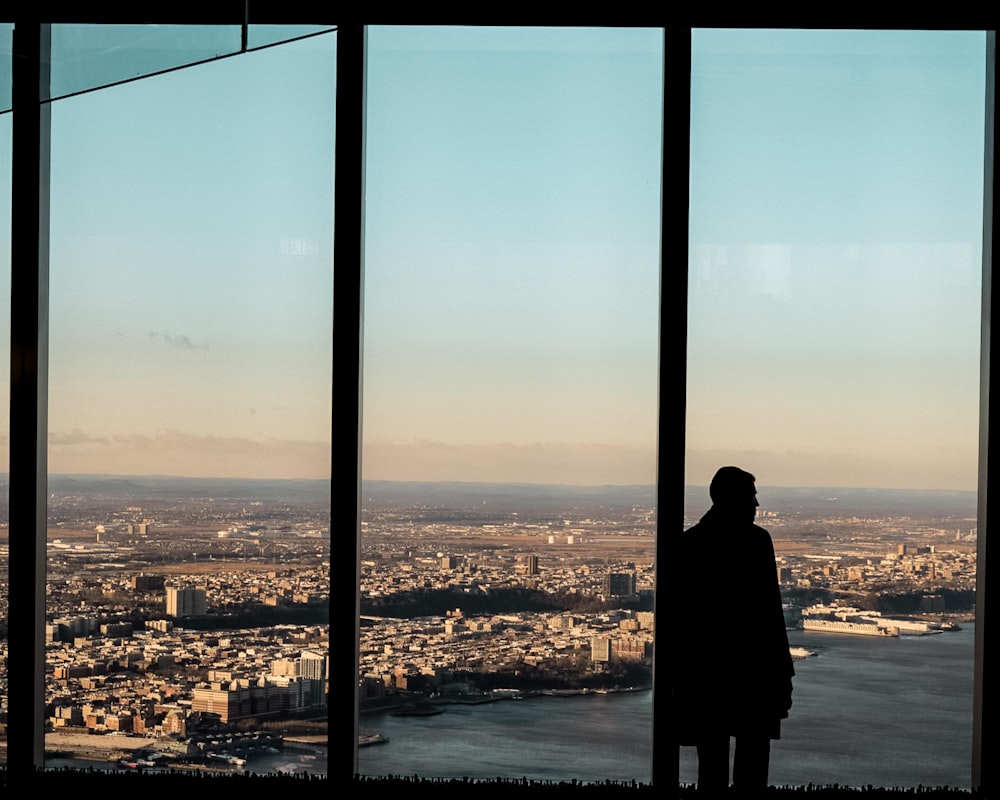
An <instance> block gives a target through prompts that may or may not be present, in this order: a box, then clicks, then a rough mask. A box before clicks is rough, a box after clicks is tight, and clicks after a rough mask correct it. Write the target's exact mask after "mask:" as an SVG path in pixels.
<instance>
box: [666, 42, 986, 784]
mask: <svg viewBox="0 0 1000 800" xmlns="http://www.w3.org/2000/svg"><path fill="white" fill-rule="evenodd" d="M985 45H986V37H985V34H984V33H982V32H979V33H975V32H973V33H968V32H955V31H950V32H920V31H882V32H865V31H854V32H831V31H767V30H758V31H735V30H697V31H695V32H694V35H693V56H692V76H691V206H690V264H689V276H690V277H689V280H690V294H689V339H688V365H689V366H688V378H687V381H688V388H687V462H686V463H687V466H686V469H687V475H686V483H687V484H688V489H687V491H688V502H687V508H686V511H687V517H688V519H687V524H691V523H693V522H694V521H695V520H696V519H697V518H698V517H699V516H700V514H701V513H703V512H704V511H705V509H707V507H708V505H709V502H710V501H709V498H708V492H707V489H706V487H707V485H708V482H709V480H710V479H711V477H712V474H713V472H714V470H715V469H716V468H718V467H719V466H722V465H724V464H737V465H739V466H741V467H743V468H745V469H747V470H749V471H750V472H752V473H754V474H755V475H756V476H757V483H758V489H759V501H760V503H761V508H760V511H759V512H758V523H759V524H760V525H763V526H764V527H766V528H768V529H769V530H770V532H771V535H772V537H773V539H774V541H775V546H776V550H777V555H778V562H779V574H780V578H781V583H782V593H783V598H784V600H785V601H786V603H787V607H786V621H787V623H788V624H789V626H791V627H794V628H799V629H801V628H803V627H804V628H806V630H793V631H791V632H790V633H789V637H790V640H791V644H792V645H793V648H794V649H795V651H796V655H798V656H799V657H800V658H799V660H798V661H796V669H797V672H798V675H797V677H796V681H795V692H794V695H793V699H794V706H793V708H792V710H791V716H790V718H789V719H788V721H787V723H786V724H785V725H784V726H783V732H782V739H781V741H779V742H776V743H775V745H774V748H773V750H772V769H771V780H772V782H773V783H777V784H806V783H809V782H812V783H813V784H817V783H818V784H832V783H839V784H846V785H852V784H854V785H857V784H874V785H885V786H915V785H917V784H923V785H950V786H957V787H968V786H969V785H970V761H971V746H972V663H973V638H974V630H975V620H974V614H973V611H974V603H975V572H976V563H975V562H976V501H977V496H976V488H977V470H978V459H979V453H978V446H979V438H978V437H979V431H978V422H979V379H980V368H979V345H980V294H981V262H982V224H983V136H984V134H983V131H984V96H985V84H984V80H985ZM848 621H850V622H852V623H854V624H855V625H856V626H858V627H856V628H854V634H853V635H845V634H843V633H832V632H831V631H835V630H840V631H842V630H845V627H844V625H842V624H841V623H844V622H848ZM746 623H747V624H753V621H751V620H747V621H746ZM942 630H943V632H942ZM860 633H867V634H873V633H880V634H882V635H858V634H860ZM916 634H923V635H916ZM720 639H721V640H722V641H724V639H725V633H724V631H720ZM688 756H690V758H689V760H687V761H686V763H685V764H684V767H683V769H682V779H684V778H686V779H687V780H694V775H695V772H694V769H695V767H694V755H693V753H685V758H688Z"/></svg>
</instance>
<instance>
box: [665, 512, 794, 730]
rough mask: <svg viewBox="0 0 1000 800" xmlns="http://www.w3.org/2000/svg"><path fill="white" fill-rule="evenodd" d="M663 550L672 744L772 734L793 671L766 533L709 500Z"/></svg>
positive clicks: (788, 692)
mask: <svg viewBox="0 0 1000 800" xmlns="http://www.w3.org/2000/svg"><path fill="white" fill-rule="evenodd" d="M664 555H666V556H667V557H669V558H670V567H669V569H668V570H667V571H666V573H665V574H663V575H662V576H661V578H660V582H661V585H662V586H663V589H662V591H664V592H668V593H670V595H671V598H672V601H673V602H671V604H670V606H671V607H672V608H674V609H675V613H674V614H673V615H672V617H671V618H670V619H666V620H664V619H657V621H656V622H657V638H658V639H659V640H660V642H662V643H663V644H662V645H661V652H662V651H664V650H665V651H666V652H665V653H664V656H665V657H666V658H667V659H668V664H667V669H666V674H667V681H668V685H669V689H670V692H671V699H672V703H671V706H672V712H673V714H672V716H673V722H674V732H675V735H676V736H677V740H678V742H679V743H680V744H684V745H693V744H698V743H699V741H704V740H705V739H706V737H708V736H710V735H715V736H716V737H717V736H718V735H719V734H723V735H726V734H728V735H731V736H739V735H740V734H753V735H758V736H759V735H766V736H768V737H770V738H772V739H777V738H779V737H780V732H781V719H782V718H784V717H787V716H788V709H789V707H790V706H791V693H792V676H793V675H794V674H795V669H794V667H793V666H792V658H791V655H790V654H789V652H788V635H787V634H786V632H785V620H784V614H783V613H782V610H781V594H780V590H779V588H778V576H777V569H776V564H775V559H774V545H773V544H772V542H771V536H770V534H769V533H768V532H767V531H766V530H764V529H763V528H761V527H759V526H757V525H755V524H753V522H752V521H751V519H750V517H749V516H748V515H746V514H742V515H731V514H725V513H723V512H722V511H721V510H720V509H719V508H718V507H717V506H716V507H713V508H712V509H710V510H709V511H708V513H707V514H705V516H704V517H702V518H701V521H700V522H698V524H696V525H694V526H692V527H691V528H689V529H688V530H686V531H684V533H682V534H681V536H680V537H679V539H678V542H677V545H676V546H675V547H672V548H668V549H667V550H666V552H665V553H664ZM658 671H659V670H658Z"/></svg>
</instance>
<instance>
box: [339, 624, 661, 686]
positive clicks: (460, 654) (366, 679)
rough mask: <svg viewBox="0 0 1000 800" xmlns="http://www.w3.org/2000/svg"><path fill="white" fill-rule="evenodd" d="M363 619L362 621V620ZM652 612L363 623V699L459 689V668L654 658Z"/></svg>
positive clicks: (550, 666)
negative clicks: (394, 692)
mask: <svg viewBox="0 0 1000 800" xmlns="http://www.w3.org/2000/svg"><path fill="white" fill-rule="evenodd" d="M366 621H368V620H366ZM654 630H655V625H654V618H653V613H652V612H649V611H626V610H617V611H612V612H604V613H600V614H562V613H560V614H543V613H526V612H525V613H518V614H497V615H489V616H469V617H467V616H465V615H464V614H462V612H461V611H460V610H456V611H454V612H450V613H449V614H448V615H447V616H445V617H431V618H426V617H424V618H419V619H413V620H401V619H381V620H377V621H376V624H374V625H371V626H369V625H362V628H361V656H360V663H359V670H360V677H361V682H360V685H361V691H362V699H363V700H364V699H366V698H371V697H380V696H382V695H383V694H384V693H385V692H386V691H387V690H389V691H391V690H393V689H397V690H411V691H412V690H415V689H419V690H422V691H423V690H428V691H446V690H448V689H449V688H450V689H451V690H453V691H462V690H465V689H466V688H467V687H464V686H462V685H456V683H455V676H456V675H457V674H462V673H470V672H472V673H505V672H515V671H518V670H525V669H527V668H535V669H540V670H546V671H548V672H550V673H558V672H559V671H560V670H562V669H564V668H566V667H568V666H569V665H573V666H574V667H576V666H578V665H579V664H580V663H581V662H588V663H589V665H590V668H591V669H592V670H594V671H600V670H601V669H603V668H604V666H603V665H606V664H607V663H608V662H610V661H611V660H613V659H623V660H630V661H635V662H644V661H645V662H648V660H649V659H650V658H652V648H653V634H654Z"/></svg>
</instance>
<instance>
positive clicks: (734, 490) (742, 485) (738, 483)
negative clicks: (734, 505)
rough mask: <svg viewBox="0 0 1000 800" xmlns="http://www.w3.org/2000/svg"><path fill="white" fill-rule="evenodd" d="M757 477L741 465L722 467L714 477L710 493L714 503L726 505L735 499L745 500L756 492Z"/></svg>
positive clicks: (709, 489) (710, 485)
mask: <svg viewBox="0 0 1000 800" xmlns="http://www.w3.org/2000/svg"><path fill="white" fill-rule="evenodd" d="M756 480H757V479H756V478H755V477H754V476H753V475H751V474H750V473H749V472H747V471H746V470H743V469H740V468H739V467H721V468H720V469H719V471H718V472H716V473H715V477H714V478H712V483H711V484H709V487H708V495H709V497H711V498H712V502H713V503H718V504H721V505H726V504H727V503H731V502H732V501H733V500H737V501H738V500H743V499H745V498H746V496H747V494H748V493H751V494H752V493H753V492H754V483H755V482H756Z"/></svg>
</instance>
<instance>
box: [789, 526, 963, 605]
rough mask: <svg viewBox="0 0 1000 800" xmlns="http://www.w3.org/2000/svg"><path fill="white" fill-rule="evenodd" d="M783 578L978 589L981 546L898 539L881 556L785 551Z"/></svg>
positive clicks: (888, 587) (815, 584)
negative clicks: (901, 542)
mask: <svg viewBox="0 0 1000 800" xmlns="http://www.w3.org/2000/svg"><path fill="white" fill-rule="evenodd" d="M778 579H779V581H780V582H781V584H782V586H788V587H801V588H822V589H827V590H830V591H834V592H846V593H849V594H856V593H873V594H878V593H884V592H892V593H903V592H908V591H915V590H926V589H939V588H941V587H947V588H949V589H954V590H965V591H973V590H975V588H976V550H975V545H974V544H968V543H961V542H954V543H948V544H942V545H912V544H899V545H896V546H895V547H894V548H893V549H892V550H890V551H889V552H886V553H884V554H883V555H880V556H867V555H860V554H843V555H833V554H830V553H825V554H818V555H802V556H787V555H786V556H782V557H779V559H778ZM933 610H934V611H944V610H946V609H944V608H935V609H933Z"/></svg>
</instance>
